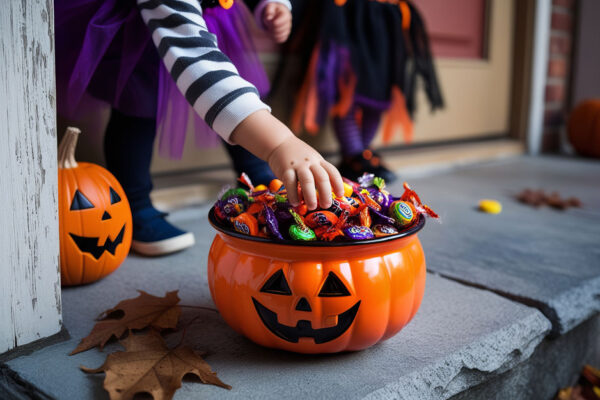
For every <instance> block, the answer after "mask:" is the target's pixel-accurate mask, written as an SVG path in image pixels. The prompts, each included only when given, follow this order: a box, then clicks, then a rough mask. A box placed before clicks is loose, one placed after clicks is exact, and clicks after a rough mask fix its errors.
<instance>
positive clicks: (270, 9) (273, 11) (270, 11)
mask: <svg viewBox="0 0 600 400" xmlns="http://www.w3.org/2000/svg"><path fill="white" fill-rule="evenodd" d="M275 15H277V5H276V4H275V3H270V4H267V6H266V7H265V11H263V18H264V19H265V20H267V21H270V20H272V19H273V18H275Z"/></svg>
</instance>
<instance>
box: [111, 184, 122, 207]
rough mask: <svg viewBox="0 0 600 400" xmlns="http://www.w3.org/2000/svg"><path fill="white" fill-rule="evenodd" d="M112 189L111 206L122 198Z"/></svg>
mask: <svg viewBox="0 0 600 400" xmlns="http://www.w3.org/2000/svg"><path fill="white" fill-rule="evenodd" d="M109 189H110V204H115V203H118V202H120V201H121V196H119V194H118V193H117V192H115V190H114V189H113V188H109Z"/></svg>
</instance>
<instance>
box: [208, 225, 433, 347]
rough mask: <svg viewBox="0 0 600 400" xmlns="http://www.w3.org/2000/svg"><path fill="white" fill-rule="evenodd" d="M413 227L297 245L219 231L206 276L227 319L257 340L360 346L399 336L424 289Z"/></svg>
mask: <svg viewBox="0 0 600 400" xmlns="http://www.w3.org/2000/svg"><path fill="white" fill-rule="evenodd" d="M425 275H426V271H425V258H424V254H423V249H422V248H421V244H420V242H419V239H418V238H417V235H416V234H412V235H411V236H407V237H403V238H399V239H395V240H390V241H387V242H381V243H371V244H368V245H353V246H339V247H336V246H293V245H285V244H278V243H265V242H259V241H256V240H252V239H242V238H238V237H233V236H231V235H228V234H226V233H225V232H222V231H219V232H218V233H217V236H216V237H215V239H214V241H213V244H212V247H211V249H210V253H209V258H208V282H209V286H210V290H211V294H212V297H213V300H214V301H215V304H216V306H217V308H218V309H219V312H220V313H221V315H222V317H223V318H224V319H225V321H226V322H227V323H228V324H229V325H230V326H231V327H232V328H233V329H235V330H236V331H238V332H239V333H241V334H243V335H245V336H247V337H248V338H250V339H251V340H253V341H254V342H256V343H258V344H260V345H263V346H267V347H274V348H280V349H284V350H289V351H294V352H300V353H332V352H339V351H347V350H361V349H364V348H367V347H369V346H371V345H373V344H375V343H377V342H379V341H381V340H385V339H387V338H389V337H391V336H393V335H395V334H396V333H397V332H398V331H400V329H402V328H403V327H404V326H405V325H406V324H407V323H408V322H409V321H410V320H411V319H412V317H413V316H414V315H415V313H416V312H417V309H418V308H419V305H420V303H421V299H422V297H423V291H424V288H425Z"/></svg>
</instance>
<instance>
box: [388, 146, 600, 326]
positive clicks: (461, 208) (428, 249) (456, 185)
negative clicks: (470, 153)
mask: <svg viewBox="0 0 600 400" xmlns="http://www.w3.org/2000/svg"><path fill="white" fill-rule="evenodd" d="M410 183H411V185H412V187H413V188H414V189H415V190H416V191H417V192H418V193H419V194H420V195H421V197H422V198H423V200H424V201H426V202H429V205H430V206H431V207H432V208H433V209H434V210H436V211H437V212H438V213H439V214H440V215H441V217H442V223H441V224H436V223H431V224H429V226H427V228H426V229H425V230H424V231H423V233H422V234H421V235H420V237H421V241H422V242H423V246H424V249H425V253H426V255H427V267H428V269H429V271H434V272H436V273H439V274H440V275H442V276H445V277H449V278H452V279H456V280H459V281H462V282H465V283H467V284H469V285H473V286H476V287H481V288H485V289H489V290H493V291H495V292H497V293H501V294H502V295H504V296H507V297H509V298H511V299H515V300H517V301H519V302H523V303H525V304H529V305H532V306H535V307H537V308H539V309H540V310H542V311H543V313H544V314H545V315H546V316H547V317H548V318H549V319H550V320H551V321H552V323H553V329H554V333H555V334H557V333H564V332H566V331H568V330H569V329H571V328H573V327H574V326H576V325H577V324H579V323H581V322H582V321H584V320H586V319H588V318H589V317H590V316H592V315H593V314H594V313H597V312H598V311H599V310H600V246H599V244H600V162H598V161H586V160H574V159H566V158H528V157H524V158H520V159H509V160H505V161H502V162H497V163H493V164H487V165H480V166H471V167H467V168H464V169H461V170H458V171H448V172H446V173H441V174H436V175H435V176H432V177H428V178H422V179H413V180H410ZM400 185H401V184H400V183H398V184H394V185H392V186H391V191H392V192H398V191H399V190H400V189H399V188H400ZM525 188H535V189H544V190H545V191H546V192H552V191H558V192H560V194H561V195H562V196H566V197H570V196H577V197H578V198H580V199H581V201H582V202H583V204H584V207H583V208H582V209H569V210H567V211H557V210H554V209H550V208H548V207H545V208H540V209H534V208H531V207H529V206H526V205H523V204H521V203H518V202H516V200H515V199H514V196H515V195H516V194H517V193H519V192H520V191H521V190H522V189H525ZM482 198H492V199H497V200H499V201H500V202H501V203H502V204H503V211H502V213H501V214H498V215H490V214H484V213H481V212H478V211H476V210H475V208H476V207H477V203H478V201H479V200H480V199H482Z"/></svg>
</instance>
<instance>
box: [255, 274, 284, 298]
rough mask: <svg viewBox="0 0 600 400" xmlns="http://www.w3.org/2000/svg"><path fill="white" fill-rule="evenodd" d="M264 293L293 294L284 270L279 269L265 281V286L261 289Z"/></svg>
mask: <svg viewBox="0 0 600 400" xmlns="http://www.w3.org/2000/svg"><path fill="white" fill-rule="evenodd" d="M260 291H261V292H263V293H271V294H279V295H283V296H291V295H292V291H291V290H290V286H289V285H288V283H287V280H286V279H285V275H284V274H283V270H281V269H280V270H278V271H277V272H275V273H274V274H273V275H271V277H270V278H269V279H268V280H267V282H265V284H264V285H263V287H262V288H261V289H260Z"/></svg>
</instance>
